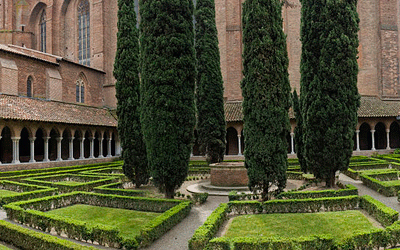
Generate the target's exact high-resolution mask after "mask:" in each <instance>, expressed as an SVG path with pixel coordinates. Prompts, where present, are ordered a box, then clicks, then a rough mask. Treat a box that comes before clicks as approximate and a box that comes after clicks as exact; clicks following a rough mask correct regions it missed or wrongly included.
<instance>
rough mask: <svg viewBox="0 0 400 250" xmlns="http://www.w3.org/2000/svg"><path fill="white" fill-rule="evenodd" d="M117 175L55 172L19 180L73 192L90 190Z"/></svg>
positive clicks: (107, 182)
mask: <svg viewBox="0 0 400 250" xmlns="http://www.w3.org/2000/svg"><path fill="white" fill-rule="evenodd" d="M116 178H118V177H113V176H111V177H105V176H94V175H81V174H57V175H47V176H39V177H32V178H26V179H22V180H21V181H24V182H27V183H31V184H40V185H46V186H50V187H56V188H58V190H59V191H60V193H66V192H73V191H86V192H90V191H92V190H93V188H95V187H98V186H101V185H105V184H110V183H112V182H113V181H115V180H116ZM65 180H69V181H76V182H80V183H59V182H60V181H65Z"/></svg>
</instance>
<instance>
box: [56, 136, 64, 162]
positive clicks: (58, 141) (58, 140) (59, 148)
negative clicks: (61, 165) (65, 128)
mask: <svg viewBox="0 0 400 250" xmlns="http://www.w3.org/2000/svg"><path fill="white" fill-rule="evenodd" d="M62 139H63V138H62V137H57V138H56V140H57V159H56V161H62V158H61V141H62Z"/></svg>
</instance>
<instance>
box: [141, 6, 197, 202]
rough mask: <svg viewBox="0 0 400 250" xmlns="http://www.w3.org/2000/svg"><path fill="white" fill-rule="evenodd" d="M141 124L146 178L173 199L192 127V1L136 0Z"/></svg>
mask: <svg viewBox="0 0 400 250" xmlns="http://www.w3.org/2000/svg"><path fill="white" fill-rule="evenodd" d="M140 16H141V22H140V44H141V48H140V50H141V69H142V71H141V77H142V84H141V85H140V86H141V98H142V99H141V105H142V113H141V121H142V127H143V135H144V138H145V142H146V148H147V159H148V161H149V168H150V175H151V176H152V177H153V181H154V184H155V185H156V186H158V187H159V189H160V190H161V191H163V192H165V196H166V197H167V198H173V197H174V190H175V189H176V188H178V187H180V185H181V184H182V183H183V181H184V180H185V178H186V176H187V172H188V165H189V157H190V151H191V144H192V140H193V131H194V126H195V106H194V86H195V75H196V74H195V71H196V68H195V67H196V65H195V64H196V63H195V61H196V58H195V53H194V32H193V22H192V20H193V19H192V18H193V3H192V0H141V1H140Z"/></svg>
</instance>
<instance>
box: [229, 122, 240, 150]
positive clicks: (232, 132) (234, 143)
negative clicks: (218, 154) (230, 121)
mask: <svg viewBox="0 0 400 250" xmlns="http://www.w3.org/2000/svg"><path fill="white" fill-rule="evenodd" d="M237 134H238V133H237V131H236V129H235V128H233V127H229V128H228V129H227V131H226V154H227V155H237V154H238V152H239V145H238V139H237Z"/></svg>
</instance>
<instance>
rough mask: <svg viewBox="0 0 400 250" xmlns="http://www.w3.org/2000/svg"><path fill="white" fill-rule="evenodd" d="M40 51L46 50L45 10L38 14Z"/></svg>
mask: <svg viewBox="0 0 400 250" xmlns="http://www.w3.org/2000/svg"><path fill="white" fill-rule="evenodd" d="M39 26H40V51H42V52H46V11H45V10H43V11H42V15H41V16H40V23H39Z"/></svg>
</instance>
